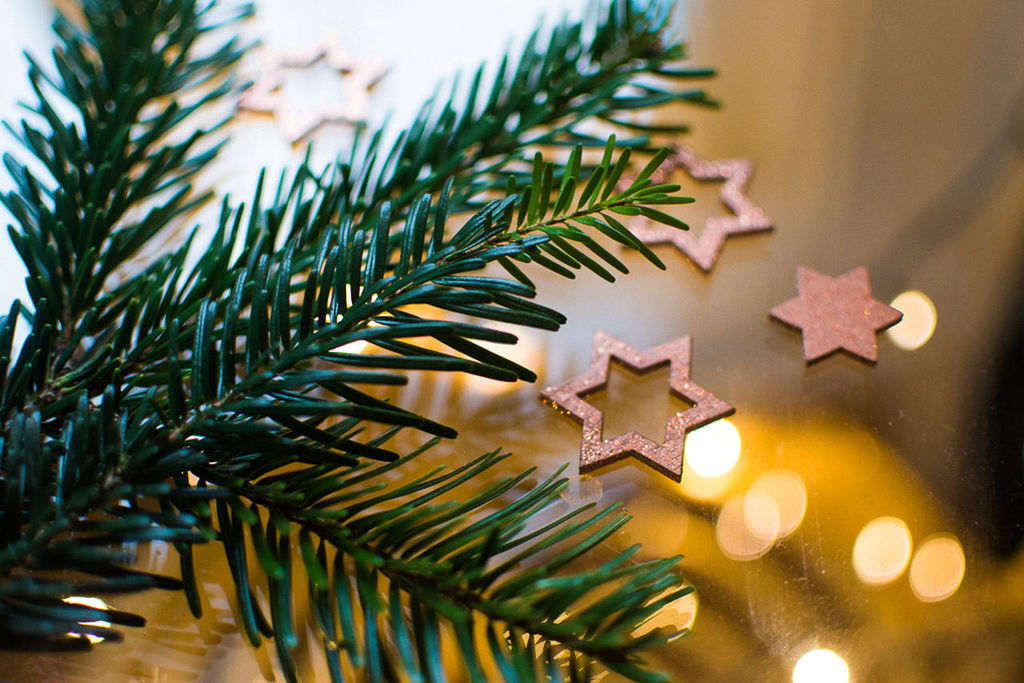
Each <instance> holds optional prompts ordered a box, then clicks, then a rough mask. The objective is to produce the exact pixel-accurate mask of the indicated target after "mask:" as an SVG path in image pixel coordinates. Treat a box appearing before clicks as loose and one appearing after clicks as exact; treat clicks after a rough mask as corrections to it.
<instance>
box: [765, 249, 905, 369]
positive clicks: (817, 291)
mask: <svg viewBox="0 0 1024 683" xmlns="http://www.w3.org/2000/svg"><path fill="white" fill-rule="evenodd" d="M796 280H797V289H798V291H799V292H800V295H799V296H798V297H796V298H795V299H790V300H789V301H787V302H785V303H783V304H780V305H778V306H776V307H775V308H773V309H772V310H771V317H773V318H775V319H776V320H778V321H779V322H782V323H785V324H787V325H789V326H791V327H795V328H797V329H799V330H801V332H802V334H803V342H804V360H806V361H807V363H812V362H814V361H816V360H820V359H821V358H824V357H825V356H828V355H830V354H832V353H835V352H836V351H840V350H842V351H846V352H847V353H849V354H850V355H852V356H855V357H857V358H860V359H861V360H864V361H867V362H868V363H875V362H876V361H877V360H878V343H877V342H876V340H875V333H876V332H879V331H881V330H884V329H886V328H888V327H892V326H893V325H895V324H896V323H898V322H899V321H900V320H901V319H902V318H903V314H902V313H901V312H899V311H898V310H896V309H895V308H893V307H892V306H889V305H887V304H884V303H882V302H881V301H879V300H878V299H875V298H874V297H872V296H871V285H870V284H869V283H868V271H867V269H866V268H864V267H860V268H854V269H853V270H851V271H850V272H849V273H846V274H845V275H840V276H839V277H836V278H831V277H829V276H828V275H823V274H822V273H819V272H818V271H816V270H813V269H811V268H806V267H804V266H800V267H799V268H798V269H797V276H796Z"/></svg>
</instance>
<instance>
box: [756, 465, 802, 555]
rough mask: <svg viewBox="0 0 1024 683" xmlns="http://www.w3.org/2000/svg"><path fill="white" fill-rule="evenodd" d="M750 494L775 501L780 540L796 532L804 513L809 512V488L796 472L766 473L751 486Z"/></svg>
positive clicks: (775, 471)
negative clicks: (764, 496)
mask: <svg viewBox="0 0 1024 683" xmlns="http://www.w3.org/2000/svg"><path fill="white" fill-rule="evenodd" d="M750 494H751V495H753V494H765V495H767V496H770V497H771V498H772V499H773V500H774V501H775V506H776V508H777V509H778V517H779V529H778V536H779V537H780V538H781V537H783V536H787V535H789V534H791V533H793V532H794V531H796V529H797V527H799V526H800V522H802V521H803V519H804V513H805V512H806V511H807V488H806V487H805V486H804V481H803V479H801V478H800V475H799V474H797V473H796V472H789V471H787V470H772V471H771V472H765V473H764V474H762V475H761V476H759V477H758V478H757V479H755V480H754V483H753V484H751V485H750Z"/></svg>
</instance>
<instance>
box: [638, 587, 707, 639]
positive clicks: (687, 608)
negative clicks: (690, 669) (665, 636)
mask: <svg viewBox="0 0 1024 683" xmlns="http://www.w3.org/2000/svg"><path fill="white" fill-rule="evenodd" d="M672 590H675V589H672ZM664 595H665V593H663V594H662V595H661V596H658V598H655V600H657V599H660V598H661V597H663V596H664ZM696 620H697V594H696V593H692V592H691V593H687V594H686V595H684V596H682V597H681V598H676V599H675V600H673V601H672V602H670V603H668V604H666V605H664V606H662V608H661V609H659V610H658V611H657V612H655V613H654V614H652V615H651V616H650V618H648V619H647V621H645V622H643V623H642V624H640V626H638V627H637V628H636V630H635V631H634V632H633V635H635V636H642V635H644V634H645V633H650V632H651V631H653V630H654V629H656V628H661V627H667V628H670V629H675V630H679V629H691V628H693V622H694V621H696Z"/></svg>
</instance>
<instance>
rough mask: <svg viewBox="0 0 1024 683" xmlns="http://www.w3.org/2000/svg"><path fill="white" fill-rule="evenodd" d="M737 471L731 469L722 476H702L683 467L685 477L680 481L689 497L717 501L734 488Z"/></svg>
mask: <svg viewBox="0 0 1024 683" xmlns="http://www.w3.org/2000/svg"><path fill="white" fill-rule="evenodd" d="M734 473H735V471H734V470H733V471H729V472H726V473H725V474H723V475H722V476H720V477H702V476H700V475H699V474H697V473H696V472H694V471H693V470H688V469H686V468H685V467H684V468H683V479H682V481H681V482H680V486H681V487H682V490H683V493H684V494H686V496H687V497H689V498H693V499H694V500H701V501H715V500H721V499H723V498H725V497H726V496H727V495H728V494H729V491H731V490H732V486H733V482H734V479H735V477H734V476H733V475H734Z"/></svg>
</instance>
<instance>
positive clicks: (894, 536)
mask: <svg viewBox="0 0 1024 683" xmlns="http://www.w3.org/2000/svg"><path fill="white" fill-rule="evenodd" d="M912 548H913V541H912V539H911V537H910V529H909V528H907V524H906V522H904V521H903V520H902V519H899V518H898V517H879V518H877V519H873V520H871V521H870V522H868V523H867V524H865V525H864V528H863V529H861V530H860V533H859V534H857V540H856V541H854V544H853V569H854V571H856V572H857V576H858V578H860V580H861V581H863V582H864V583H865V584H867V585H869V586H883V585H885V584H887V583H892V582H893V581H895V580H896V579H898V578H899V576H900V574H902V573H903V570H904V569H906V568H907V563H908V562H909V561H910V551H911V550H912Z"/></svg>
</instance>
